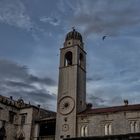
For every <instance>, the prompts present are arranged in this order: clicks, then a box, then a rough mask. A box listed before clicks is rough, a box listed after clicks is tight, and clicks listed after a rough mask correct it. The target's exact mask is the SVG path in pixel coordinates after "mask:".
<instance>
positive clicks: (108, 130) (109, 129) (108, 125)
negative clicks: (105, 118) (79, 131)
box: [105, 123, 112, 135]
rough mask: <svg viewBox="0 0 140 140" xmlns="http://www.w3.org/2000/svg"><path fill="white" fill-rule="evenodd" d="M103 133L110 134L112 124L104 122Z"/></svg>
mask: <svg viewBox="0 0 140 140" xmlns="http://www.w3.org/2000/svg"><path fill="white" fill-rule="evenodd" d="M105 135H112V125H111V124H108V123H107V124H105Z"/></svg>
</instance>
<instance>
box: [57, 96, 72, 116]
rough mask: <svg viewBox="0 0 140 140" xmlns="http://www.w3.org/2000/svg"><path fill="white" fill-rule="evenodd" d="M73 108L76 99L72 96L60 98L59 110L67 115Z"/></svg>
mask: <svg viewBox="0 0 140 140" xmlns="http://www.w3.org/2000/svg"><path fill="white" fill-rule="evenodd" d="M73 108H74V100H73V99H72V98H71V97H69V96H66V97H63V98H62V99H60V101H59V112H60V113H61V114H63V115H67V114H69V113H71V112H72V110H73Z"/></svg>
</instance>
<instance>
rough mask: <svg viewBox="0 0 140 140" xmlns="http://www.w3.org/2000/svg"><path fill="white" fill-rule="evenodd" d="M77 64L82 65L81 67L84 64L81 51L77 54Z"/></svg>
mask: <svg viewBox="0 0 140 140" xmlns="http://www.w3.org/2000/svg"><path fill="white" fill-rule="evenodd" d="M79 65H80V66H82V67H83V66H84V57H83V55H82V54H81V53H80V55H79Z"/></svg>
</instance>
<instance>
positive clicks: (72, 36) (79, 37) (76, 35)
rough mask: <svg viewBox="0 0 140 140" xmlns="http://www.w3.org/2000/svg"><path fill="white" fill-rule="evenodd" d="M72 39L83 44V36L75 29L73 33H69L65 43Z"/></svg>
mask: <svg viewBox="0 0 140 140" xmlns="http://www.w3.org/2000/svg"><path fill="white" fill-rule="evenodd" d="M70 39H76V40H80V41H81V42H82V35H81V34H80V33H79V32H77V31H76V30H75V29H73V31H71V32H69V33H67V35H66V39H65V41H68V40H70Z"/></svg>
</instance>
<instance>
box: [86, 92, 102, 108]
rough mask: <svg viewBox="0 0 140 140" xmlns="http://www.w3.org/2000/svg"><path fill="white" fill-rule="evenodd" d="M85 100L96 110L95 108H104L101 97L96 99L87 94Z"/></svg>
mask: <svg viewBox="0 0 140 140" xmlns="http://www.w3.org/2000/svg"><path fill="white" fill-rule="evenodd" d="M87 98H88V99H87V100H88V102H89V103H92V105H93V107H95V108H97V107H105V104H104V103H105V100H104V99H102V98H101V97H96V96H94V95H92V94H88V96H87Z"/></svg>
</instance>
